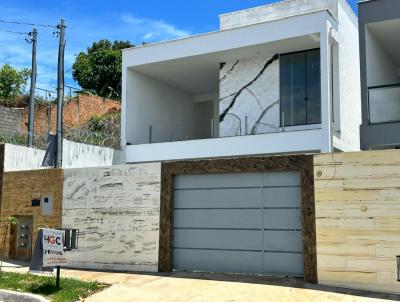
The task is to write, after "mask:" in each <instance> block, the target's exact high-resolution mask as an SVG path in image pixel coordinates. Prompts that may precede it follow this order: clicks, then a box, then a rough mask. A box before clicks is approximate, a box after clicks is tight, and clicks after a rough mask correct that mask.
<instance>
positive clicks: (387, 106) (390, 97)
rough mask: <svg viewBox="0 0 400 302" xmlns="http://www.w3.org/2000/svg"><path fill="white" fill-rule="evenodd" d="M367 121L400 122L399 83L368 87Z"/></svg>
mask: <svg viewBox="0 0 400 302" xmlns="http://www.w3.org/2000/svg"><path fill="white" fill-rule="evenodd" d="M368 109H369V123H370V124H380V123H393V122H400V83H399V84H393V85H385V86H375V87H369V88H368Z"/></svg>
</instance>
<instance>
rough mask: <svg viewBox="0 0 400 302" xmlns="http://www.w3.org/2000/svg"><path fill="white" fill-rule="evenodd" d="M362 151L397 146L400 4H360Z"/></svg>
mask: <svg viewBox="0 0 400 302" xmlns="http://www.w3.org/2000/svg"><path fill="white" fill-rule="evenodd" d="M359 32H360V59H361V87H362V90H361V95H362V126H361V148H362V149H364V150H366V149H387V148H398V147H400V36H399V32H400V1H398V0H370V1H361V2H360V3H359Z"/></svg>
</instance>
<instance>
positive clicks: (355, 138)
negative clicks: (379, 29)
mask: <svg viewBox="0 0 400 302" xmlns="http://www.w3.org/2000/svg"><path fill="white" fill-rule="evenodd" d="M338 19H339V25H338V34H339V43H338V48H339V52H338V55H339V57H338V60H339V64H338V75H339V83H338V85H339V102H340V105H339V106H340V109H339V112H340V133H339V135H337V133H336V135H337V138H338V141H339V144H338V146H340V148H339V149H341V150H342V151H357V150H360V124H361V85H360V63H359V62H360V57H359V52H358V47H359V46H358V27H357V18H356V17H355V15H354V13H353V11H352V10H351V8H350V7H349V6H348V4H347V2H346V1H342V0H339V1H338ZM336 118H337V117H336Z"/></svg>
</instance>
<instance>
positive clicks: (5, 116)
mask: <svg viewBox="0 0 400 302" xmlns="http://www.w3.org/2000/svg"><path fill="white" fill-rule="evenodd" d="M22 111H23V109H19V108H8V107H4V106H0V133H4V134H9V133H15V132H19V131H21V118H22Z"/></svg>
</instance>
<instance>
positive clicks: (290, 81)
mask: <svg viewBox="0 0 400 302" xmlns="http://www.w3.org/2000/svg"><path fill="white" fill-rule="evenodd" d="M280 91H281V92H280V95H281V124H283V123H282V117H284V126H295V125H307V124H318V123H321V78H320V52H319V50H318V49H317V50H308V51H304V52H297V53H292V54H285V55H281V57H280Z"/></svg>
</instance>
